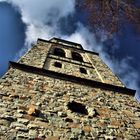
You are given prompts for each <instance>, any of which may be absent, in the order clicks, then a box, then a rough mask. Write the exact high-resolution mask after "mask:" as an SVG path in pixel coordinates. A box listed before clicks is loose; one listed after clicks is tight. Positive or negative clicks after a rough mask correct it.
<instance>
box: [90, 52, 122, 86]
mask: <svg viewBox="0 0 140 140" xmlns="http://www.w3.org/2000/svg"><path fill="white" fill-rule="evenodd" d="M88 55H89V58H90V59H91V61H92V63H93V65H94V66H95V67H96V68H97V70H98V72H99V73H100V75H101V77H102V79H103V81H104V82H105V83H108V84H112V85H116V86H121V87H123V86H124V85H123V84H122V82H121V81H120V80H119V79H118V77H117V76H116V75H115V74H114V73H113V72H112V71H111V70H110V69H109V67H108V66H107V65H106V64H105V63H104V62H103V61H102V59H101V58H100V57H99V56H98V55H92V54H88Z"/></svg>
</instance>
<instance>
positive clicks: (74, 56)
mask: <svg viewBox="0 0 140 140" xmlns="http://www.w3.org/2000/svg"><path fill="white" fill-rule="evenodd" d="M72 59H73V60H76V61H80V62H83V58H82V56H81V55H80V54H79V53H77V52H72Z"/></svg>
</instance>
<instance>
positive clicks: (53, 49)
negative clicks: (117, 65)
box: [0, 38, 140, 140]
mask: <svg viewBox="0 0 140 140" xmlns="http://www.w3.org/2000/svg"><path fill="white" fill-rule="evenodd" d="M134 94H135V91H134V90H131V89H128V88H126V87H124V85H123V84H122V83H121V81H120V80H119V79H118V78H117V77H116V76H115V75H114V74H113V73H112V71H111V70H110V69H109V68H108V67H107V66H106V65H105V64H104V63H103V62H102V60H101V59H100V57H99V55H98V54H97V53H94V52H90V51H87V50H84V49H83V48H82V46H81V45H80V44H77V43H73V42H69V41H65V40H62V39H58V38H53V39H51V40H50V41H47V40H43V39H38V41H37V44H36V45H34V46H33V47H32V48H31V49H30V50H29V51H28V52H27V53H26V54H25V55H24V56H23V57H22V58H21V59H20V60H19V61H18V63H15V62H11V63H10V68H9V70H8V72H7V73H6V74H5V75H4V76H3V77H2V79H1V81H0V101H1V102H0V138H1V139H7V140H10V139H12V138H13V139H17V140H19V139H35V138H40V139H47V140H59V139H62V140H67V139H70V140H75V139H76V140H86V139H112V140H113V139H118V140H121V139H140V122H139V120H140V105H139V104H138V103H137V102H136V101H135V100H134Z"/></svg>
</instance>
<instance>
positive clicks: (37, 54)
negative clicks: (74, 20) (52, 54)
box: [19, 41, 51, 68]
mask: <svg viewBox="0 0 140 140" xmlns="http://www.w3.org/2000/svg"><path fill="white" fill-rule="evenodd" d="M50 47H51V44H50V43H47V42H43V41H38V42H37V45H35V46H33V47H32V48H31V49H30V50H29V51H28V52H27V54H25V55H24V56H22V57H21V59H20V60H19V63H21V64H26V65H30V66H34V67H37V68H42V67H43V65H44V62H45V60H46V57H47V54H48V51H49V49H50Z"/></svg>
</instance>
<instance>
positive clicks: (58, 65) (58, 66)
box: [54, 62, 62, 68]
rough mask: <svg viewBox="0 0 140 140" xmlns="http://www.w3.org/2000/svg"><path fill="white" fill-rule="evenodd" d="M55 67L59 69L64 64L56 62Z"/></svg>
mask: <svg viewBox="0 0 140 140" xmlns="http://www.w3.org/2000/svg"><path fill="white" fill-rule="evenodd" d="M54 66H55V67H57V68H62V64H61V63H60V62H55V63H54Z"/></svg>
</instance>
